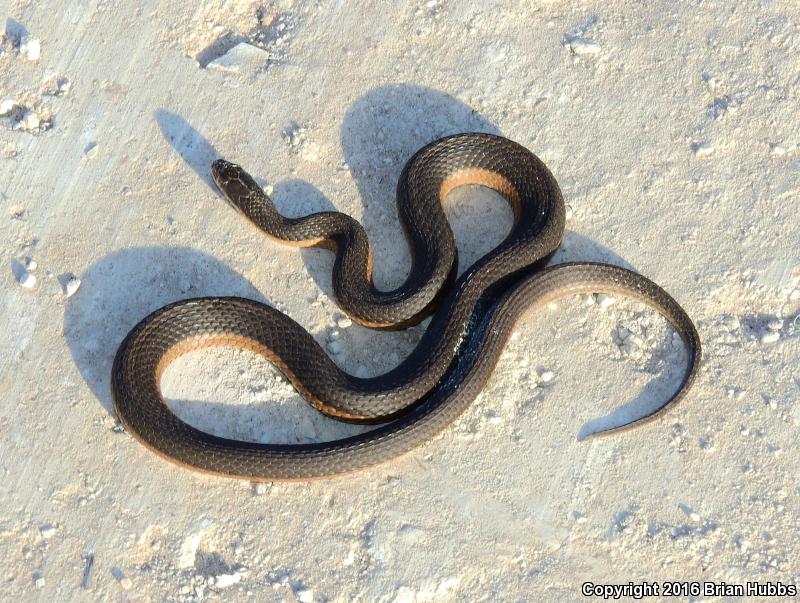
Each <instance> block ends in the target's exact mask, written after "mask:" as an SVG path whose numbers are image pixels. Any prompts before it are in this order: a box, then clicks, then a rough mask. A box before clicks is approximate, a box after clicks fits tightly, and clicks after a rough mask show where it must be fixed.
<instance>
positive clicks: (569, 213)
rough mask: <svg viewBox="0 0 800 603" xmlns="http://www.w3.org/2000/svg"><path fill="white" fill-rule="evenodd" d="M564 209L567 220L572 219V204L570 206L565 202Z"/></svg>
mask: <svg viewBox="0 0 800 603" xmlns="http://www.w3.org/2000/svg"><path fill="white" fill-rule="evenodd" d="M564 210H565V212H566V218H567V220H571V219H572V216H573V214H574V213H575V212H574V211H573V210H572V206H571V205H569V204H567V205H566V206H565V207H564Z"/></svg>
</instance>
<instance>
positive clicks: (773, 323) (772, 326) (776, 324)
mask: <svg viewBox="0 0 800 603" xmlns="http://www.w3.org/2000/svg"><path fill="white" fill-rule="evenodd" d="M767 328H768V329H769V330H770V331H780V330H781V329H782V328H783V321H782V320H781V319H780V318H775V319H773V320H770V321H769V324H768V325H767Z"/></svg>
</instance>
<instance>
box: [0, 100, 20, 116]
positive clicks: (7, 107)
mask: <svg viewBox="0 0 800 603" xmlns="http://www.w3.org/2000/svg"><path fill="white" fill-rule="evenodd" d="M16 106H17V103H16V102H15V101H14V99H11V98H4V99H3V100H1V101H0V117H5V116H6V115H10V114H11V112H12V111H13V110H14V107H16Z"/></svg>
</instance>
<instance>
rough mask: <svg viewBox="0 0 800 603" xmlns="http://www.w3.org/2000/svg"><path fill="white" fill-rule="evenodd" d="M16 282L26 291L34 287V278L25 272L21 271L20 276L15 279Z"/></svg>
mask: <svg viewBox="0 0 800 603" xmlns="http://www.w3.org/2000/svg"><path fill="white" fill-rule="evenodd" d="M17 281H18V282H19V284H20V285H21V286H23V287H25V288H26V289H33V288H34V287H35V286H36V277H35V276H33V275H32V274H31V273H30V272H28V271H27V270H22V272H21V274H20V275H19V276H18V277H17Z"/></svg>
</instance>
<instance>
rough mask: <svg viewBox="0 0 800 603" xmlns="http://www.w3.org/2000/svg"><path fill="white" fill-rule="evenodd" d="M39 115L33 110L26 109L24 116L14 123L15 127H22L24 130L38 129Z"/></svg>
mask: <svg viewBox="0 0 800 603" xmlns="http://www.w3.org/2000/svg"><path fill="white" fill-rule="evenodd" d="M40 123H41V122H40V121H39V116H38V115H36V113H34V112H33V111H26V112H25V114H24V115H23V116H22V118H21V119H20V120H19V121H18V122H17V123H16V124H14V128H15V129H17V128H19V129H22V130H28V131H31V130H36V129H37V128H38V127H39V124H40Z"/></svg>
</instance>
